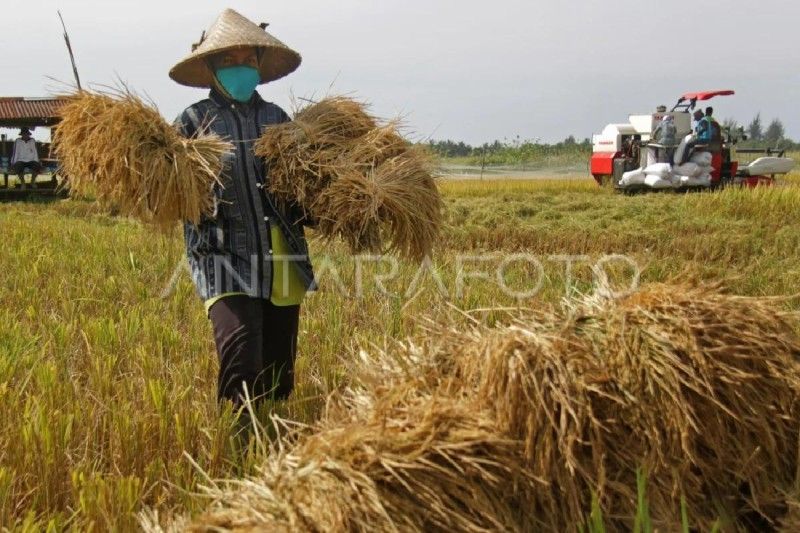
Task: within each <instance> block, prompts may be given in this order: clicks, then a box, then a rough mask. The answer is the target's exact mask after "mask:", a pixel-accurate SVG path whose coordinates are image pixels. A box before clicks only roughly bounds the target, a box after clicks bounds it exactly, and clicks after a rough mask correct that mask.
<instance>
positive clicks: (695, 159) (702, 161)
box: [689, 152, 714, 167]
mask: <svg viewBox="0 0 800 533" xmlns="http://www.w3.org/2000/svg"><path fill="white" fill-rule="evenodd" d="M713 160H714V156H712V155H711V152H698V153H696V154H693V155H692V157H691V158H689V161H691V162H692V163H697V164H698V165H700V166H701V167H710V166H711V162H712V161H713Z"/></svg>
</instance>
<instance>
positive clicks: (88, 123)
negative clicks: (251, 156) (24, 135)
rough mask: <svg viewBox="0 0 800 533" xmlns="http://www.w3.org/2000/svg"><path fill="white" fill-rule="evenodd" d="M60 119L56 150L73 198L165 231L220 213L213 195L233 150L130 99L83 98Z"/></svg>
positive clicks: (78, 96) (127, 96)
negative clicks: (185, 133) (183, 130)
mask: <svg viewBox="0 0 800 533" xmlns="http://www.w3.org/2000/svg"><path fill="white" fill-rule="evenodd" d="M60 113H61V116H62V121H61V123H60V124H59V127H58V128H57V129H56V130H55V133H54V135H53V146H54V149H55V151H56V153H57V155H58V157H59V159H60V162H61V167H62V170H63V172H64V173H65V175H66V176H68V178H69V187H70V190H71V192H72V193H73V194H77V195H90V196H94V197H95V198H96V199H97V201H98V202H99V203H100V204H101V205H103V206H104V207H112V208H115V209H118V210H119V212H121V213H122V214H125V215H129V216H133V217H136V218H138V219H140V220H142V221H144V222H148V223H153V224H155V225H157V226H162V227H170V226H172V225H174V224H175V222H176V221H183V220H188V221H191V222H194V223H197V222H199V220H200V218H201V217H202V216H203V215H211V214H212V213H213V211H214V207H215V205H214V197H213V194H212V192H211V191H212V187H213V186H214V184H215V183H216V182H217V180H218V176H219V174H220V172H221V170H222V156H223V154H224V153H225V152H227V151H229V150H231V146H230V145H229V144H228V143H226V142H223V141H222V140H221V139H219V138H218V137H216V136H212V135H204V134H200V135H198V136H197V137H195V138H191V139H186V138H184V137H182V136H181V135H180V134H179V133H178V131H177V130H176V129H175V128H174V127H173V126H171V125H170V124H168V123H167V122H166V121H165V120H164V119H163V118H162V117H161V115H160V114H159V113H158V111H157V110H156V109H155V107H154V106H152V105H150V104H148V103H146V102H144V101H143V100H142V99H141V98H139V97H138V96H136V95H134V94H132V93H130V92H121V93H117V94H100V93H91V92H87V91H82V92H80V93H78V94H76V95H74V96H72V97H71V98H70V99H69V102H68V103H67V104H65V105H64V106H63V107H62V108H61V110H60Z"/></svg>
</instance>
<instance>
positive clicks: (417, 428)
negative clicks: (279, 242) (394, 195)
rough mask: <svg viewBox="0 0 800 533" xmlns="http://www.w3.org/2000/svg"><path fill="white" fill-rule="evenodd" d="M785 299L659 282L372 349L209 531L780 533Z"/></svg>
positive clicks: (793, 430)
mask: <svg viewBox="0 0 800 533" xmlns="http://www.w3.org/2000/svg"><path fill="white" fill-rule="evenodd" d="M795 326H797V321H796V317H794V316H792V315H788V314H786V313H783V312H781V311H780V310H778V309H777V308H776V306H775V305H774V302H770V301H768V300H757V299H751V298H740V297H735V296H727V295H724V294H719V293H717V292H714V291H712V290H709V289H697V288H690V287H669V286H653V287H651V288H649V289H647V290H644V291H642V292H640V293H638V294H635V295H633V296H630V297H626V298H622V299H619V300H614V299H586V300H583V301H580V302H577V303H575V304H574V305H573V306H572V308H570V309H568V310H566V311H558V312H544V311H543V312H526V313H524V314H522V315H520V316H518V317H516V318H515V319H514V320H513V321H512V322H511V323H510V324H509V325H507V326H503V327H496V328H489V327H485V326H482V325H475V326H474V327H472V328H469V329H467V330H466V331H465V330H464V329H463V328H459V329H453V328H452V327H446V326H436V327H435V328H434V329H432V330H431V335H429V336H428V337H427V338H426V339H424V340H423V341H422V343H420V344H414V343H408V344H404V345H401V346H398V347H397V348H396V349H393V350H388V351H384V352H382V353H380V352H379V353H378V354H377V356H373V357H371V358H370V357H366V356H365V357H364V359H363V360H362V361H361V362H359V365H358V367H360V368H361V371H360V375H359V376H358V379H357V383H356V385H354V386H353V387H352V388H351V389H350V390H349V391H348V392H347V393H346V394H345V395H344V396H342V397H334V399H333V401H331V402H330V404H329V408H328V409H327V411H326V413H325V415H324V416H323V419H322V420H321V421H320V422H319V423H318V424H317V425H316V426H315V427H314V428H313V430H314V431H312V432H310V433H308V434H305V435H303V436H301V437H300V438H298V439H297V440H296V442H295V444H293V445H291V446H289V447H288V448H287V449H286V450H281V453H276V454H274V455H272V456H270V458H269V459H268V460H267V462H266V464H265V466H264V468H263V471H262V472H261V475H260V476H258V477H255V478H252V479H249V480H247V481H244V482H229V483H227V484H224V485H222V487H221V488H220V487H214V488H212V490H211V496H212V497H213V498H214V505H213V506H212V507H211V508H210V509H209V511H208V512H207V513H206V514H205V515H203V516H201V517H199V518H198V519H197V520H196V521H195V523H194V524H195V525H194V528H195V529H194V530H195V531H205V530H208V529H209V528H218V529H215V530H252V529H275V530H285V531H320V530H343V531H366V530H378V531H395V530H410V531H422V530H426V531H427V530H439V531H444V530H464V531H485V530H510V531H577V530H578V529H579V528H580V526H581V524H582V523H583V522H584V521H585V520H586V519H587V517H588V514H589V512H590V509H591V505H592V503H591V502H592V496H593V495H596V497H597V501H598V502H599V505H600V508H601V510H602V515H603V517H604V520H605V521H606V526H607V527H608V529H609V530H614V531H616V530H630V529H631V528H632V526H633V524H634V520H635V516H636V514H637V510H638V508H637V479H638V476H637V472H638V471H643V472H645V474H646V476H648V479H647V482H648V494H647V497H648V499H649V513H650V515H651V517H652V522H653V524H654V526H655V527H656V528H657V529H659V530H663V531H675V530H680V529H681V519H682V517H681V510H682V505H684V502H685V505H686V509H687V511H688V517H689V521H690V524H691V526H692V527H693V528H697V529H699V530H707V529H709V528H710V526H711V525H712V524H713V523H715V522H716V521H717V520H718V519H721V520H722V521H723V523H724V524H726V526H728V527H730V528H731V529H747V530H753V529H759V528H762V529H763V528H764V527H774V526H777V525H778V524H780V523H781V521H782V520H783V521H784V522H783V523H784V526H786V525H787V524H790V523H793V520H795V517H794V515H787V516H784V515H786V511H787V504H786V497H787V494H790V493H791V491H792V489H793V488H794V483H795V482H796V479H795V478H796V473H797V468H798V459H797V452H798V435H800V412H798V406H799V405H800V404H799V403H798V400H800V336H798V334H797V333H796V328H795Z"/></svg>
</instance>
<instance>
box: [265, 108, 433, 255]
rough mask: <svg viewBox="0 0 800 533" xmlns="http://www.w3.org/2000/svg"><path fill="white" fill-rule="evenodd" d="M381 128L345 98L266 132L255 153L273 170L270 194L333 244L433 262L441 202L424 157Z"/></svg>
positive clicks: (392, 128)
mask: <svg viewBox="0 0 800 533" xmlns="http://www.w3.org/2000/svg"><path fill="white" fill-rule="evenodd" d="M397 130H398V124H397V123H388V124H384V125H378V123H377V121H376V120H375V119H374V118H373V117H371V116H370V115H369V114H368V113H367V112H366V110H365V107H364V105H363V104H360V103H358V102H356V101H354V100H352V99H349V98H344V97H335V98H328V99H325V100H322V101H321V102H319V103H316V104H313V105H310V106H308V107H306V108H305V109H303V110H301V111H299V112H298V113H297V115H296V117H295V119H294V121H293V122H288V123H285V124H281V125H279V126H275V127H271V128H268V129H267V130H265V132H264V134H263V135H262V137H261V139H259V141H258V142H257V143H256V146H255V152H256V154H257V155H259V156H261V157H264V158H265V159H266V160H267V162H268V163H269V166H270V191H271V192H272V194H273V195H275V197H276V198H278V199H279V200H280V201H282V202H284V203H296V204H297V205H299V206H300V207H301V208H302V209H303V211H304V212H305V213H306V214H307V215H308V216H309V218H311V219H312V220H316V221H318V224H319V226H318V230H319V231H320V233H321V234H322V235H324V236H326V237H328V238H341V239H343V240H344V241H345V242H346V243H347V244H348V245H349V246H350V248H351V250H353V251H354V252H363V251H368V252H376V253H377V252H385V251H393V252H397V253H399V254H401V255H403V256H405V257H409V258H412V259H421V258H423V257H425V256H426V255H428V254H430V252H431V249H432V247H433V243H434V242H435V241H436V239H437V237H438V234H439V230H440V227H441V223H442V215H441V210H442V201H441V197H440V196H439V192H438V190H437V188H436V183H435V181H434V179H433V177H432V174H431V170H432V167H431V162H430V160H429V158H428V156H427V154H425V153H424V152H423V151H421V150H419V149H417V148H416V147H413V146H411V145H410V144H409V143H408V141H406V140H405V139H403V137H402V136H401V135H399V133H398V131H397Z"/></svg>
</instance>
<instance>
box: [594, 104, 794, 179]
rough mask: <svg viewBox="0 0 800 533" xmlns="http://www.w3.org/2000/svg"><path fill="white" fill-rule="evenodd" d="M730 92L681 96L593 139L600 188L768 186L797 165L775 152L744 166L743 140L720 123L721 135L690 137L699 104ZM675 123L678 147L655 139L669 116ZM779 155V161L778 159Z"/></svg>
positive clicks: (611, 127)
mask: <svg viewBox="0 0 800 533" xmlns="http://www.w3.org/2000/svg"><path fill="white" fill-rule="evenodd" d="M733 94H734V91H732V90H730V89H726V90H719V91H704V92H691V93H686V94H684V95H682V96H681V97H680V98H679V99H678V101H677V103H676V104H675V106H674V107H673V108H672V110H670V111H667V108H665V107H659V108H658V109H657V110H656V111H655V112H654V113H649V114H646V115H631V116H630V117H628V122H627V123H618V124H609V125H608V126H606V127H605V128H604V129H603V131H602V132H601V133H600V134H598V135H594V136H593V138H592V145H593V149H592V159H591V165H590V166H591V173H592V176H593V177H594V179H595V180H596V181H597V183H598V184H600V185H611V186H613V187H614V188H616V189H621V190H628V191H630V190H643V189H644V190H646V189H653V188H655V189H687V188H713V187H718V186H722V185H728V184H744V185H749V186H754V185H761V184H770V183H772V181H774V178H775V176H776V175H778V174H785V173H787V172H789V171H790V170H791V169H792V167H793V166H794V162H793V161H792V160H791V159H787V158H784V157H783V153H780V154H775V153H773V152H772V151H769V153H765V155H766V157H762V158H759V159H757V160H756V161H754V162H753V163H751V164H750V165H748V166H747V167H744V168H739V163H738V162H737V161H735V160H733V158H732V156H731V153H732V149H733V146H734V145H735V144H736V142H737V141H738V139H739V137H738V136H737V135H736V132H729V131H724V130H723V129H722V128H721V127H719V126H718V125H717V124H714V126H715V127H716V128H717V135H715V136H713V137H712V140H710V141H703V142H700V141H698V140H697V139H695V138H693V137H692V134H693V128H692V113H693V112H694V111H695V109H696V108H697V104H698V102H705V101H708V100H711V99H712V98H716V97H718V96H730V95H733ZM667 115H669V116H671V117H672V123H673V124H674V125H675V131H676V141H677V144H676V145H674V146H669V147H668V146H665V145H662V144H660V143H659V142H657V141H656V140H654V139H653V138H652V137H653V132H654V131H656V128H657V127H658V125H659V124H660V123H661V122H662V121H663V119H664V117H665V116H667ZM776 156H777V157H776Z"/></svg>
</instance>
